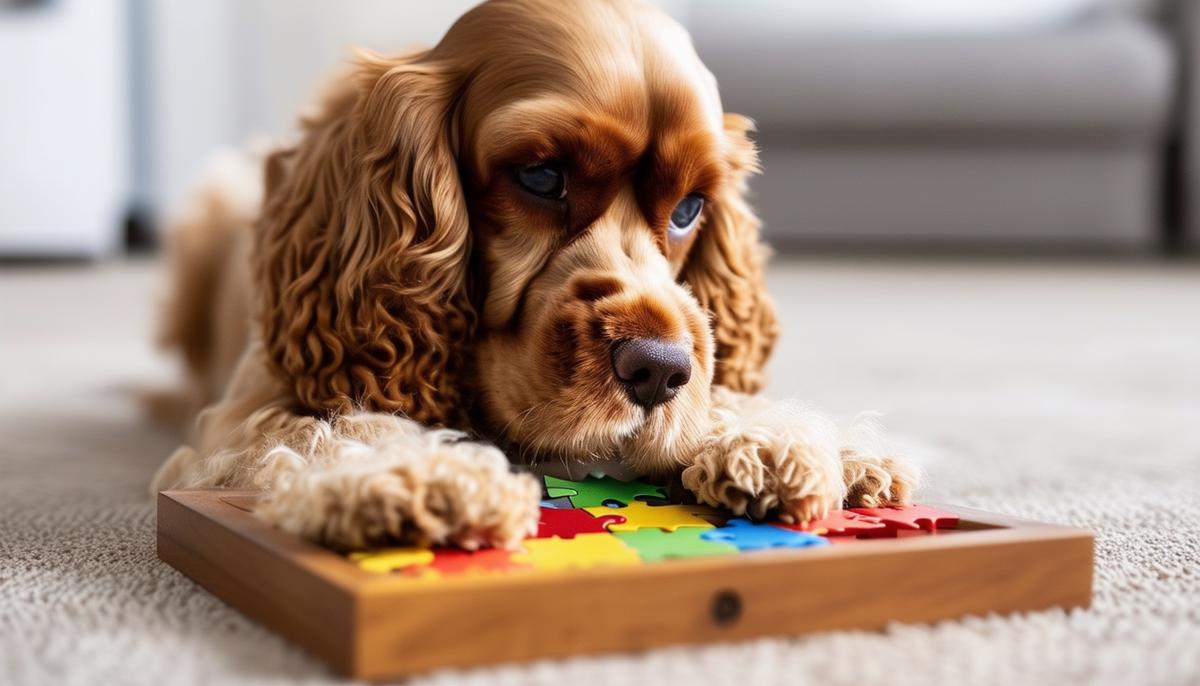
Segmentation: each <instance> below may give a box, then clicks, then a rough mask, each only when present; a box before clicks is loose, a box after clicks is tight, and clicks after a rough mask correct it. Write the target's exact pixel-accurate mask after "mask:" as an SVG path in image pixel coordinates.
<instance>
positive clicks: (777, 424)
mask: <svg viewBox="0 0 1200 686" xmlns="http://www.w3.org/2000/svg"><path fill="white" fill-rule="evenodd" d="M748 409H749V408H747V407H746V406H744V405H743V406H742V407H740V408H738V410H739V412H737V413H734V412H732V411H728V410H723V411H719V412H718V421H717V422H716V427H717V431H716V432H715V433H714V435H713V436H712V438H711V440H710V441H709V442H708V443H706V444H705V446H704V448H703V449H702V450H701V452H700V454H699V455H697V456H696V458H695V460H694V461H693V463H692V464H691V465H690V466H688V467H687V468H686V469H685V470H684V472H683V485H684V486H685V487H686V488H688V489H689V490H690V491H692V492H693V493H695V494H696V497H697V499H699V500H700V501H701V502H704V503H706V504H709V505H714V506H718V507H726V508H729V509H730V510H732V511H733V512H734V513H735V514H749V515H751V516H752V517H756V518H763V517H766V516H767V515H768V514H771V513H776V514H777V515H778V516H779V517H780V518H781V519H783V520H785V521H807V520H810V519H815V518H818V517H823V516H825V515H826V514H827V513H828V512H829V510H831V509H834V508H837V507H838V506H839V505H840V504H841V501H842V498H843V497H844V496H845V486H844V482H843V481H842V472H841V465H840V462H839V460H838V450H837V431H836V427H834V425H833V424H832V423H831V422H830V421H829V420H827V419H825V418H824V417H822V416H820V415H818V414H816V413H813V412H809V411H806V410H804V409H802V408H799V407H796V406H795V405H791V404H788V403H772V404H764V405H760V406H759V407H757V408H754V409H753V410H751V411H749V412H747V410H748Z"/></svg>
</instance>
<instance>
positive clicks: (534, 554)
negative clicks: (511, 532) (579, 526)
mask: <svg viewBox="0 0 1200 686" xmlns="http://www.w3.org/2000/svg"><path fill="white" fill-rule="evenodd" d="M524 546H525V552H522V553H517V554H515V555H513V556H512V561H513V562H516V563H518V564H527V565H531V566H533V567H535V568H537V569H588V568H590V567H604V566H629V565H638V564H641V562H642V560H641V558H640V557H638V554H637V551H635V550H634V549H633V548H630V547H629V546H627V545H625V544H624V543H622V542H621V539H619V538H617V537H615V536H613V535H611V534H578V535H576V536H575V537H574V538H532V539H529V540H527V541H525V543H524Z"/></svg>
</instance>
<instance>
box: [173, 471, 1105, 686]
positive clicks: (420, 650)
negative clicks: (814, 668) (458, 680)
mask: <svg viewBox="0 0 1200 686" xmlns="http://www.w3.org/2000/svg"><path fill="white" fill-rule="evenodd" d="M566 486H569V484H567V485H566ZM559 488H564V485H559ZM564 492H567V493H570V492H569V491H564ZM553 494H554V491H553V490H551V495H553ZM570 495H574V496H576V498H575V499H576V500H580V498H579V494H578V493H570ZM635 495H637V494H635V493H630V494H629V498H628V499H627V500H628V502H619V503H614V502H611V501H608V502H606V503H601V502H584V501H581V504H585V505H590V506H591V507H583V508H579V509H577V510H576V509H572V504H571V503H570V502H567V503H566V504H563V501H564V500H568V501H569V500H570V498H562V497H560V498H555V499H553V500H548V501H546V502H544V503H543V505H544V509H543V527H542V530H541V531H540V532H539V534H540V535H541V536H542V538H540V539H531V540H530V541H526V542H525V543H526V544H527V545H526V546H525V550H523V551H519V552H517V553H507V552H501V553H496V552H492V551H489V552H487V553H483V554H482V556H479V555H477V556H465V555H464V554H462V553H458V552H457V551H444V550H443V551H439V550H433V551H420V550H414V549H393V550H384V551H375V552H373V553H365V554H355V555H353V556H351V557H346V556H343V555H339V554H337V553H335V552H332V551H329V550H326V549H324V548H321V547H319V546H316V545H313V544H311V543H308V542H306V541H303V540H301V539H299V538H297V537H295V536H291V535H288V534H285V533H283V532H281V531H278V530H276V529H274V528H272V527H270V526H268V525H266V524H264V523H262V522H261V521H259V520H258V519H256V518H255V517H254V516H253V508H254V503H255V495H254V494H253V493H251V492H239V491H228V490H215V491H168V492H164V493H161V494H160V495H159V500H158V554H159V557H160V558H161V559H163V560H164V561H166V562H167V563H169V564H171V565H172V566H174V567H176V568H178V569H179V570H181V571H182V572H184V573H185V574H187V575H188V576H190V577H192V578H193V579H194V580H196V581H197V582H198V583H200V584H201V585H202V586H204V587H205V588H207V589H208V590H210V591H211V592H213V593H214V594H215V595H217V596H219V597H221V598H222V599H224V600H225V601H226V602H229V603H230V604H231V605H233V606H234V607H237V608H238V609H240V610H241V611H242V612H244V613H246V614H247V615H249V616H250V617H252V618H254V619H256V620H258V621H260V622H262V623H263V624H265V625H267V626H269V627H271V628H272V629H274V630H276V631H278V632H279V633H281V634H283V635H284V636H286V637H287V638H289V639H290V640H292V641H294V642H296V643H298V644H299V645H301V646H303V647H305V648H306V649H308V650H309V651H311V652H312V653H314V654H316V655H317V656H319V657H321V658H322V659H324V660H326V661H327V662H328V663H329V664H330V665H332V666H333V667H334V668H335V669H337V670H338V671H339V672H341V673H343V674H346V675H348V676H353V677H358V678H366V679H384V678H390V677H398V676H403V675H407V674H412V673H417V672H421V671H426V670H430V669H434V668H438V667H465V666H472V665H481V664H488V663H495V662H505V661H516V660H529V659H536V658H544V657H559V656H570V655H580V654H591V653H598V652H607V651H628V650H640V649H645V648H650V647H655V646H662V645H671V644H695V643H705V642H716V641H729V640H738V639H746V638H752V637H758V636H767V635H786V634H798V633H804V632H810V631H822V630H831V629H845V628H877V627H882V626H883V625H885V624H887V623H889V622H927V621H934V620H938V619H946V618H952V617H959V616H963V615H968V614H985V613H989V612H1012V611H1022V610H1037V609H1043V608H1048V607H1068V608H1069V607H1080V606H1086V605H1087V604H1088V603H1089V602H1090V598H1091V585H1092V549H1093V540H1092V535H1091V533H1090V532H1087V531H1084V530H1079V529H1073V528H1069V527H1062V526H1056V525H1050V524H1041V523H1037V522H1030V521H1026V520H1019V519H1015V518H1011V517H1005V516H1001V515H994V514H989V513H985V512H980V511H975V510H969V509H965V508H958V507H946V506H936V511H941V512H943V513H947V514H950V515H953V516H956V517H958V519H959V521H958V522H957V523H956V525H955V528H954V529H952V530H948V531H936V532H929V531H925V530H900V531H898V532H897V531H896V528H897V527H895V526H889V527H888V528H889V529H890V531H874V532H873V533H869V534H863V535H864V536H868V535H869V536H871V537H866V538H862V537H858V536H855V535H849V536H846V535H843V536H832V535H827V536H823V537H817V536H814V535H813V533H811V532H809V533H803V532H796V533H795V535H796V536H797V537H799V538H790V537H789V536H787V535H786V534H790V533H792V532H783V533H784V535H774V534H772V535H770V536H768V537H767V539H766V542H767V544H768V545H795V546H796V547H790V548H770V547H768V548H767V549H761V550H752V551H748V550H745V549H744V548H745V547H753V545H752V544H756V543H757V542H760V541H761V540H763V539H762V535H763V534H764V533H766V532H768V531H770V532H775V531H779V530H778V529H776V528H774V527H769V526H766V525H760V526H761V527H762V530H756V529H746V528H744V527H745V526H746V524H749V523H741V524H736V523H735V524H734V525H733V526H732V527H731V526H730V524H731V522H728V521H727V520H728V518H729V515H722V514H720V513H716V511H713V510H709V509H707V508H697V509H695V510H694V511H691V510H688V509H686V508H685V509H680V508H682V507H683V506H671V505H668V506H662V507H650V506H649V505H648V504H647V503H645V502H642V501H641V500H637V501H635V500H633V498H634V496H635ZM639 497H640V496H639ZM554 500H557V501H558V504H555V503H554ZM605 504H607V505H610V506H612V505H615V507H605ZM555 509H557V510H558V511H559V513H560V514H554V513H550V514H548V513H547V510H555ZM583 511H586V512H588V516H590V517H593V518H596V519H599V520H601V524H602V526H601V529H600V531H603V533H601V532H594V531H591V530H589V529H587V528H584V529H577V523H572V522H574V519H572V517H573V515H562V514H561V513H571V512H583ZM931 511H933V510H931ZM909 514H910V515H911V514H914V513H909ZM916 514H919V513H916ZM625 515H628V516H625ZM564 516H565V517H567V519H565V520H564V519H562V517H564ZM620 517H624V518H625V519H626V522H620V521H619V519H618V518H620ZM850 517H854V515H850ZM663 518H665V519H666V521H667V522H668V523H669V524H680V525H681V526H682V527H684V528H680V529H677V530H676V533H678V532H686V533H687V534H688V536H687V537H686V538H687V539H688V540H689V541H692V543H695V542H700V543H701V544H702V545H708V546H717V547H720V546H722V545H725V546H727V547H728V546H730V544H731V543H736V545H735V546H734V549H733V550H724V551H717V552H713V550H711V549H706V554H704V555H701V556H697V557H686V558H683V559H674V558H672V557H671V556H670V555H660V554H658V553H659V552H661V550H662V546H661V545H660V543H661V541H660V540H657V539H664V538H665V539H666V540H668V541H676V542H678V540H680V538H679V537H675V536H672V535H667V532H665V531H664V532H663V533H662V534H654V535H653V537H654V538H655V539H656V540H653V541H651V542H650V543H647V542H646V540H645V538H644V537H645V534H643V533H642V532H646V531H661V530H660V529H659V528H658V527H659V525H660V524H661V519H663ZM910 518H911V517H910ZM899 519H903V518H899ZM681 520H682V521H681ZM693 520H694V521H695V522H698V524H693V523H692V521H693ZM867 521H868V528H871V527H870V525H869V524H870V520H867ZM585 524H587V525H589V526H590V525H591V524H594V523H588V522H585ZM621 524H625V525H626V526H618V525H621ZM630 524H632V526H630ZM857 524H858V525H862V520H859V521H858V522H857ZM932 524H934V523H933V522H928V521H925V522H922V525H923V526H925V527H926V528H932ZM943 524H945V522H943ZM558 526H564V527H566V528H567V529H568V530H567V531H566V532H565V533H564V532H563V531H561V530H558V529H556V528H555V527H558ZM692 526H695V527H697V528H690V527H692ZM722 526H723V527H724V528H716V527H722ZM547 527H550V528H549V529H547ZM739 527H742V528H739ZM900 528H903V527H900ZM614 529H616V531H613V530H614ZM621 529H625V530H624V531H622V530H621ZM577 530H578V531H579V533H576V531H577ZM818 531H819V530H818ZM714 532H731V533H732V534H734V535H724V534H721V535H716V534H715V533H714ZM743 532H746V533H748V534H749V535H747V536H740V534H742V533H743ZM858 533H860V534H861V533H862V532H858ZM881 534H882V537H879V536H880V535H881ZM560 536H566V537H568V540H565V541H564V540H563V539H561V538H560ZM572 536H573V538H574V539H576V540H571V539H570V538H569V537H572ZM803 537H810V538H821V539H824V540H820V541H818V542H816V543H813V542H812V541H807V539H804V538H803ZM780 540H782V541H784V543H780ZM801 540H805V541H807V542H803V543H801V542H800V541H801ZM534 541H537V542H534ZM747 542H749V543H747ZM692 543H689V545H692ZM598 544H599V545H600V552H598V553H596V556H598V559H599V561H598V562H597V561H596V560H592V561H591V562H588V563H587V564H598V565H599V566H586V565H584V567H585V568H579V567H580V564H577V563H574V562H570V561H569V560H568V562H566V563H562V561H561V556H559V555H557V554H556V553H557V552H558V551H559V549H560V548H561V549H565V550H566V551H569V552H570V555H568V558H570V557H571V556H575V557H578V556H579V551H580V550H589V549H592V548H594V547H595V546H596V545H598ZM614 545H615V546H616V547H614ZM737 548H743V549H740V550H739V549H737ZM531 550H532V554H531V552H530V551H531ZM631 550H632V551H633V552H630V551H631ZM687 550H690V548H687ZM546 551H549V552H550V554H549V555H547V554H546ZM389 556H390V557H389ZM435 557H436V559H438V560H439V565H440V566H439V565H434V564H432V562H433V560H434V558H435ZM497 557H499V558H501V559H502V560H503V564H502V565H501V567H502V568H501V569H499V570H498V571H497V570H492V569H488V568H487V567H488V566H489V564H490V563H488V564H484V565H483V568H480V567H479V566H478V565H474V564H471V562H472V560H474V561H475V562H479V561H480V560H487V559H490V558H497ZM381 561H382V562H381ZM447 561H448V562H449V564H441V563H444V562H447ZM464 562H465V563H466V564H464Z"/></svg>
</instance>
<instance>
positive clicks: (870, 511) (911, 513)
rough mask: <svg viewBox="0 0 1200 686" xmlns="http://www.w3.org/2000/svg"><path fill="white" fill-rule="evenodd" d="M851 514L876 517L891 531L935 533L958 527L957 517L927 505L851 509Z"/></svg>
mask: <svg viewBox="0 0 1200 686" xmlns="http://www.w3.org/2000/svg"><path fill="white" fill-rule="evenodd" d="M850 511H851V512H856V513H858V514H863V515H869V516H871V517H878V518H880V519H882V520H883V523H884V524H886V525H887V528H888V529H890V530H893V531H897V530H901V529H906V530H912V531H915V530H917V529H924V530H925V531H937V530H938V529H953V528H954V527H956V526H958V515H953V514H950V513H949V512H944V511H942V510H938V509H936V508H933V507H929V506H928V505H909V506H907V507H852V508H850Z"/></svg>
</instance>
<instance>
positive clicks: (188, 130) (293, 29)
mask: <svg viewBox="0 0 1200 686" xmlns="http://www.w3.org/2000/svg"><path fill="white" fill-rule="evenodd" d="M687 3H688V0H662V1H661V2H659V3H658V4H660V5H662V6H663V7H664V8H665V9H667V11H669V12H671V13H673V14H675V15H676V16H680V15H681V14H683V13H684V11H685V10H686V6H687ZM475 4H476V2H475V0H437V1H436V2H435V1H432V0H354V1H353V2H336V1H335V0H148V5H149V14H150V17H148V22H147V23H148V26H149V29H150V32H151V34H152V35H151V45H150V53H151V55H152V58H153V63H152V71H153V74H152V79H151V87H150V89H149V90H150V109H151V112H152V122H153V123H152V127H151V128H152V137H151V141H152V145H150V146H149V149H150V153H151V160H150V167H151V177H152V180H151V183H150V186H151V187H150V188H149V189H148V190H149V193H148V195H149V197H150V199H151V201H152V203H153V205H154V206H155V208H156V209H158V210H159V211H160V212H161V211H163V210H165V211H166V212H167V213H168V214H169V213H170V212H171V211H172V210H173V209H175V208H178V207H179V206H180V203H181V202H182V201H183V200H184V198H186V196H187V191H188V189H189V188H190V187H191V185H192V184H193V183H195V180H196V178H197V177H198V176H199V174H200V173H201V170H202V168H203V166H204V161H205V159H206V157H208V155H209V153H210V152H211V151H212V150H213V149H214V148H217V147H220V146H234V145H244V144H246V143H247V142H248V141H250V140H251V139H253V138H256V137H270V138H275V137H278V136H280V135H286V134H287V133H289V132H290V131H291V130H292V128H293V126H294V123H295V121H296V115H297V111H298V110H299V109H300V108H301V107H302V106H303V105H305V104H306V103H308V102H310V101H311V100H312V98H313V97H314V95H315V93H316V91H317V90H318V89H319V87H320V84H321V81H322V79H324V78H326V77H327V76H328V75H329V74H331V73H333V72H334V71H335V70H336V68H337V67H338V65H339V64H341V63H343V62H344V61H345V60H346V59H347V57H348V56H349V55H350V50H351V47H353V46H361V47H365V48H370V49H373V50H379V51H381V52H397V51H402V50H406V49H409V48H413V47H417V46H420V45H432V44H434V43H436V42H437V41H438V39H440V38H441V36H442V34H444V33H445V32H446V29H448V28H449V27H450V25H451V24H452V23H454V20H455V19H457V18H458V17H459V16H460V15H461V14H462V13H463V12H465V11H467V10H468V9H470V8H471V7H472V6H474V5H475Z"/></svg>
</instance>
